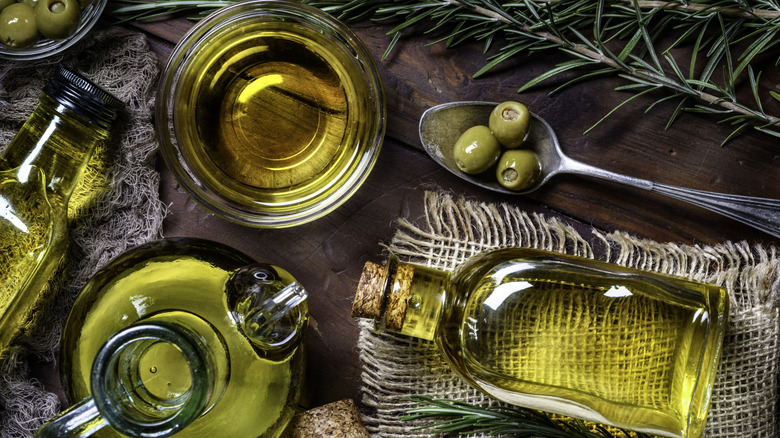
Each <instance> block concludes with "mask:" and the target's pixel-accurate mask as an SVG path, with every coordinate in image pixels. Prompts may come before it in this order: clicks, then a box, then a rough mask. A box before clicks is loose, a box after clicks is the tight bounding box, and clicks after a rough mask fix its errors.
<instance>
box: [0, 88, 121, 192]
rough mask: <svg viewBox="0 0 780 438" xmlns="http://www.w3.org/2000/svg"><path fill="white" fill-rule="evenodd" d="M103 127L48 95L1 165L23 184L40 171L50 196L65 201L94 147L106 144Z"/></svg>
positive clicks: (9, 147)
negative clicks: (15, 172) (31, 175)
mask: <svg viewBox="0 0 780 438" xmlns="http://www.w3.org/2000/svg"><path fill="white" fill-rule="evenodd" d="M108 136H109V131H108V129H107V127H106V126H104V125H101V124H95V123H91V122H89V121H88V120H86V119H85V118H83V117H81V116H80V115H79V114H77V113H76V112H75V111H73V110H71V109H69V108H67V107H65V106H63V105H60V104H58V103H57V102H56V101H55V100H53V99H52V98H50V97H49V96H47V95H45V94H44V95H42V96H41V102H40V104H39V105H38V107H37V108H36V110H35V111H34V112H33V113H32V115H30V117H29V119H28V120H27V121H26V122H25V124H24V125H23V126H22V128H21V129H20V131H19V132H18V133H17V134H16V136H15V137H14V138H13V139H12V140H11V142H10V143H9V144H8V147H7V148H6V150H5V152H4V153H3V160H4V162H3V165H4V166H5V167H6V168H8V169H18V170H17V177H18V179H19V180H20V181H22V182H25V181H27V179H28V178H29V177H30V174H31V173H32V171H33V169H34V167H37V168H39V169H40V170H42V171H43V175H44V177H45V178H46V186H47V188H48V191H49V193H50V195H52V196H54V197H58V198H60V199H61V200H62V201H63V202H67V200H68V199H69V198H70V195H71V194H72V193H73V190H74V188H75V187H76V184H77V183H78V180H79V178H81V175H82V174H83V172H84V169H85V168H86V166H87V163H88V162H89V159H90V157H91V156H92V152H93V151H94V150H95V148H96V147H97V146H98V145H99V144H101V143H103V142H105V141H107V139H108Z"/></svg>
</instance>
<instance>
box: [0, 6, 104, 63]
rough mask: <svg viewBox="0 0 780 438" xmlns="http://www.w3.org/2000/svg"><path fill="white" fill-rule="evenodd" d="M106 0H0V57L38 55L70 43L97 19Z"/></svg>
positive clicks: (43, 55) (85, 31) (65, 46)
mask: <svg viewBox="0 0 780 438" xmlns="http://www.w3.org/2000/svg"><path fill="white" fill-rule="evenodd" d="M107 3H108V2H107V0H0V58H4V59H10V60H19V61H24V60H35V59H42V58H46V57H49V56H52V55H54V54H57V53H60V52H62V51H63V50H65V49H67V48H69V47H71V46H72V45H73V44H75V43H76V42H77V41H79V40H80V39H81V38H82V37H83V36H84V35H86V33H87V32H89V30H90V29H92V27H93V26H94V25H95V23H97V20H98V19H99V18H100V15H101V14H102V13H103V9H105V7H106V4H107Z"/></svg>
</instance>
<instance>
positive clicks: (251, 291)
mask: <svg viewBox="0 0 780 438" xmlns="http://www.w3.org/2000/svg"><path fill="white" fill-rule="evenodd" d="M228 293H229V297H230V301H231V302H232V303H233V305H232V307H231V310H232V312H233V314H234V316H235V318H236V320H237V321H238V325H239V327H240V329H241V331H242V333H243V334H244V336H246V337H247V338H248V339H249V340H250V341H251V342H252V344H253V345H254V346H255V347H256V348H257V349H259V350H260V351H262V352H263V353H265V354H272V355H278V354H285V353H286V352H288V351H290V350H291V349H292V348H294V347H295V346H297V345H298V344H299V343H300V340H301V337H302V334H303V331H304V329H305V328H306V325H307V323H308V306H307V298H308V294H307V292H306V290H305V289H304V288H303V286H302V285H301V284H300V283H298V282H297V281H292V282H290V283H289V284H285V282H283V281H282V280H281V276H280V275H279V273H278V272H277V271H276V269H275V268H274V267H273V266H271V265H266V264H256V265H250V266H247V267H244V268H241V269H239V270H238V271H236V272H235V274H234V275H233V276H232V277H231V279H230V280H229V284H228Z"/></svg>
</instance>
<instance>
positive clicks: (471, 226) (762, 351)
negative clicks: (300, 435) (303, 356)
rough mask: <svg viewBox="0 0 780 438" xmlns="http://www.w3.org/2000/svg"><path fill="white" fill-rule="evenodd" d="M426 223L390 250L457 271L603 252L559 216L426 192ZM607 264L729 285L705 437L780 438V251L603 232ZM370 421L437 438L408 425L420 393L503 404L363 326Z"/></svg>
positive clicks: (401, 341)
mask: <svg viewBox="0 0 780 438" xmlns="http://www.w3.org/2000/svg"><path fill="white" fill-rule="evenodd" d="M425 205H426V218H425V223H424V224H422V225H420V226H417V225H415V224H412V223H410V222H409V221H407V220H405V219H403V218H401V219H399V221H398V224H399V227H398V230H397V232H396V235H395V236H394V238H393V240H392V241H391V242H390V243H389V244H388V245H387V247H386V249H387V251H388V252H391V253H393V254H395V255H397V256H398V257H399V258H400V259H402V260H404V261H408V262H413V263H418V264H422V265H426V266H430V267H434V268H438V269H445V270H451V269H452V268H454V267H455V266H456V265H458V264H459V263H460V262H462V261H463V260H465V259H466V258H468V257H470V256H472V255H474V254H476V253H479V252H482V251H485V250H488V249H492V248H496V247H505V246H521V247H531V248H538V249H546V250H551V251H558V252H562V253H567V254H572V255H578V256H582V257H590V258H594V257H595V255H594V250H593V246H592V245H591V244H589V243H588V242H587V241H586V240H585V239H584V238H583V237H582V236H581V235H580V234H579V233H578V232H577V231H576V230H575V229H574V228H572V227H571V226H568V225H566V224H564V223H563V222H561V221H560V220H557V219H555V218H546V217H543V216H541V215H538V214H532V215H529V214H527V213H526V212H524V211H521V210H520V209H518V208H516V207H513V206H511V205H509V204H488V203H483V202H479V201H478V200H470V199H464V198H453V197H452V196H450V195H447V194H442V193H438V192H426V193H425ZM593 235H594V236H595V239H596V240H598V241H599V243H600V244H601V245H602V246H603V248H605V249H604V252H605V254H603V255H599V258H600V259H602V260H605V261H610V262H613V263H617V264H621V265H624V266H630V267H636V268H640V269H645V270H649V271H656V272H662V273H667V274H671V275H676V276H681V277H687V278H691V279H695V280H699V281H704V282H709V283H714V284H718V285H721V286H722V287H724V288H726V289H727V290H728V291H729V294H730V299H731V310H730V324H729V328H728V331H727V335H726V339H725V341H724V349H723V356H722V360H721V365H720V367H719V370H718V377H717V379H716V383H715V387H714V389H713V397H712V407H711V409H710V415H709V418H708V423H707V430H706V432H705V436H707V437H712V438H715V437H717V438H729V437H734V438H742V437H747V436H750V437H767V438H770V437H771V438H775V437H777V436H778V425H777V417H778V403H777V402H778V400H777V398H778V375H779V373H780V314H779V313H780V309H779V308H778V307H779V306H778V296H779V294H780V260H778V257H777V255H778V254H777V248H774V247H771V248H767V247H762V246H757V245H749V244H747V243H745V242H739V243H732V242H727V243H724V244H721V245H717V246H698V245H695V246H694V245H679V244H673V243H658V242H654V241H651V240H647V239H637V238H635V237H633V236H630V235H628V234H626V233H621V232H615V233H609V234H604V233H601V232H599V231H596V230H593ZM360 324H361V332H360V337H359V341H358V348H359V351H360V358H361V360H362V362H363V370H364V372H363V376H362V378H363V388H362V390H363V403H364V404H365V405H367V406H369V407H371V408H372V409H373V411H372V412H371V413H368V414H366V415H364V418H363V421H364V423H365V424H366V426H367V428H368V430H369V431H370V432H371V433H372V435H373V436H381V437H428V436H431V435H430V434H429V433H428V432H425V431H417V430H412V428H413V426H415V425H412V424H408V423H405V422H403V421H401V420H399V417H400V416H402V415H404V414H405V413H406V411H407V410H408V409H410V408H412V407H415V406H416V405H415V404H414V403H412V402H410V401H408V400H405V398H406V397H408V396H410V395H414V394H419V395H430V396H434V397H447V398H454V399H459V400H463V401H467V402H469V403H474V404H479V405H487V404H495V402H494V401H492V400H490V399H489V398H487V397H485V396H484V395H482V394H481V393H479V392H477V391H475V390H473V389H472V388H471V387H469V386H468V385H466V384H465V383H463V382H462V381H461V380H460V379H459V378H458V377H456V376H455V374H454V373H453V372H452V371H451V370H450V369H449V367H448V366H447V364H446V362H445V361H444V359H443V358H442V357H441V356H440V355H439V353H438V352H437V350H436V348H435V346H434V345H433V344H432V343H429V342H425V341H420V340H416V339H410V338H406V337H403V336H397V335H393V334H390V333H383V334H377V333H375V332H374V331H373V326H372V325H371V324H369V323H366V322H361V323H360Z"/></svg>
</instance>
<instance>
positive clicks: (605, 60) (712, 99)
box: [446, 0, 780, 126]
mask: <svg viewBox="0 0 780 438" xmlns="http://www.w3.org/2000/svg"><path fill="white" fill-rule="evenodd" d="M551 1H558V0H551ZM446 2H447V3H449V4H451V5H453V6H462V7H468V8H470V9H471V10H472V11H473V12H476V13H479V14H481V15H484V16H486V17H489V18H493V19H495V20H497V21H500V22H502V23H505V24H509V23H510V21H509V20H508V19H506V18H505V17H502V16H501V15H500V14H498V13H496V12H494V11H491V10H489V9H486V8H483V7H480V6H476V7H471V6H470V5H467V4H464V3H461V2H460V1H459V0H446ZM638 4H639V5H640V7H648V8H650V7H667V6H668V7H673V5H677V6H682V5H679V4H676V3H675V4H672V3H670V2H667V1H639V2H638ZM653 5H655V6H653ZM659 5H660V6H659ZM688 6H689V7H690V6H700V7H702V9H704V7H705V6H706V7H709V8H712V6H710V5H705V4H701V3H689V5H688ZM675 9H676V7H675ZM732 9H734V8H732ZM522 30H523V31H525V32H528V33H532V34H534V35H536V36H539V37H541V38H544V39H545V40H547V41H550V42H552V43H555V44H557V45H559V46H560V47H565V48H567V49H569V50H572V51H574V52H577V53H579V54H581V55H583V56H586V57H588V58H590V59H592V60H594V61H597V62H599V63H601V64H604V65H606V66H609V67H611V68H615V69H619V70H620V71H623V72H624V73H626V74H629V75H631V76H634V77H638V78H642V77H646V76H647V74H646V73H645V72H644V71H642V70H639V69H635V68H628V69H627V68H626V66H625V64H622V63H618V62H616V61H615V60H614V59H613V58H611V57H609V56H607V55H604V54H603V53H600V52H598V51H595V50H592V49H590V48H588V47H585V46H582V45H579V44H572V43H569V42H567V41H564V40H563V39H561V38H560V37H559V36H557V35H555V34H553V33H550V32H541V31H538V30H535V29H532V28H531V26H528V25H524V26H523V27H522ZM655 79H658V78H655ZM663 79H666V80H664V81H663V82H662V86H663V87H666V88H671V89H673V90H674V91H676V92H680V91H681V90H687V89H689V87H687V84H680V83H675V81H670V80H668V78H666V77H664V78H663ZM670 82H671V83H670ZM673 85H674V86H673ZM687 94H692V95H693V96H694V97H696V98H698V99H700V100H701V101H703V102H706V103H707V104H709V105H717V106H719V107H721V108H724V109H726V110H729V111H732V112H735V113H738V114H742V115H749V116H755V115H756V114H755V113H754V112H751V111H749V110H747V109H746V108H744V107H742V106H739V105H735V104H734V103H733V102H731V101H729V100H725V99H723V98H719V97H717V96H714V95H712V94H709V93H705V92H702V91H699V92H693V93H691V92H687ZM764 119H765V121H766V122H767V123H768V124H769V125H774V126H780V118H778V117H774V116H771V115H769V114H766V115H765V116H764Z"/></svg>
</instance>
